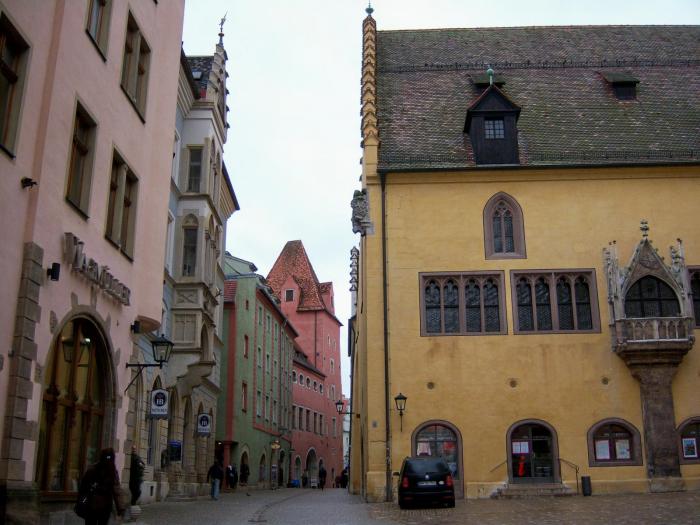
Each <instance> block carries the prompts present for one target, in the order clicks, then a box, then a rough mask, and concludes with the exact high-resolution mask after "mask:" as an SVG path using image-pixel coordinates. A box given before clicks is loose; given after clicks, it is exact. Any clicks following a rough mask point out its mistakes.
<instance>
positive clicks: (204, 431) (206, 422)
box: [197, 414, 211, 436]
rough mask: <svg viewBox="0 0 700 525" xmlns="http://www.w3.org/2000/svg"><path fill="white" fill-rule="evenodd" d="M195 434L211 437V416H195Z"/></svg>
mask: <svg viewBox="0 0 700 525" xmlns="http://www.w3.org/2000/svg"><path fill="white" fill-rule="evenodd" d="M197 434H198V435H200V436H209V435H211V416H210V415H209V414H199V415H198V416H197Z"/></svg>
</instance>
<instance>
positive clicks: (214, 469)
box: [207, 459, 224, 500]
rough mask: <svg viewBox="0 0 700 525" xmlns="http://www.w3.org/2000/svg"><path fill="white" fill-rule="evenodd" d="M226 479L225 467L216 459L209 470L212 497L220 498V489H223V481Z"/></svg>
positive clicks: (208, 476)
mask: <svg viewBox="0 0 700 525" xmlns="http://www.w3.org/2000/svg"><path fill="white" fill-rule="evenodd" d="M223 479H224V469H223V468H222V466H221V463H219V460H218V459H217V460H215V461H214V463H213V464H212V466H211V467H209V472H207V481H209V480H211V499H213V500H218V499H219V490H220V489H221V482H222V481H223Z"/></svg>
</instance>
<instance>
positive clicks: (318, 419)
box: [267, 241, 343, 486]
mask: <svg viewBox="0 0 700 525" xmlns="http://www.w3.org/2000/svg"><path fill="white" fill-rule="evenodd" d="M267 281H268V284H269V285H270V287H271V288H272V290H273V291H274V293H275V294H276V295H277V296H278V297H279V298H280V300H281V302H282V303H281V304H282V311H283V312H284V314H285V315H286V316H287V317H288V318H289V319H290V321H291V322H292V324H293V325H294V327H295V328H296V329H297V331H298V332H299V336H298V337H297V339H296V341H295V342H296V351H295V358H294V366H293V370H292V383H293V387H292V400H293V407H292V430H293V433H292V449H293V451H294V452H293V453H292V479H293V480H295V479H296V480H301V479H302V478H303V475H304V474H306V477H307V479H308V483H309V485H313V484H315V483H316V482H317V479H318V471H319V468H320V466H321V465H323V466H324V467H325V469H326V472H327V474H328V478H327V483H326V486H332V483H333V479H334V478H335V476H336V475H337V474H339V473H340V472H341V471H342V469H343V441H342V435H343V429H342V420H341V416H339V415H338V412H337V410H336V408H335V402H336V401H337V400H338V399H341V397H342V384H341V380H340V327H341V326H342V323H341V322H340V321H339V320H338V319H337V318H336V316H335V308H334V305H333V283H330V282H326V283H321V282H319V280H318V278H317V277H316V272H314V269H313V266H312V265H311V262H310V261H309V258H308V255H307V254H306V250H304V245H303V244H302V243H301V241H289V242H288V243H287V244H286V245H285V247H284V249H283V250H282V253H281V254H280V255H279V257H278V258H277V261H276V262H275V264H274V266H273V267H272V270H270V274H269V275H268V276H267Z"/></svg>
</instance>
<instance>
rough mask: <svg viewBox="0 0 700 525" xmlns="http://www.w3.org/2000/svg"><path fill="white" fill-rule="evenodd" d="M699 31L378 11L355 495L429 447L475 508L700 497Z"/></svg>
mask: <svg viewBox="0 0 700 525" xmlns="http://www.w3.org/2000/svg"><path fill="white" fill-rule="evenodd" d="M698 42H700V27H697V26H694V27H691V26H676V27H669V26H665V27H652V26H646V27H634V26H625V27H613V26H608V27H590V26H589V27H549V28H542V27H540V28H507V29H504V28H492V29H449V30H416V31H377V29H376V22H375V20H374V19H373V18H372V15H371V8H370V9H368V16H367V18H366V19H365V21H364V24H363V70H362V140H363V142H362V145H363V149H364V152H363V168H362V190H361V191H358V192H356V194H355V198H354V199H353V226H354V228H353V229H354V231H355V232H357V233H360V234H361V240H360V247H359V248H360V257H359V263H358V265H357V267H358V270H359V272H358V273H359V282H358V286H357V288H358V289H357V303H356V315H355V317H354V318H353V319H352V322H351V326H350V329H351V337H350V339H351V341H356V343H355V345H354V346H352V347H351V351H352V365H353V386H352V400H353V407H352V410H353V412H354V413H355V414H356V417H353V419H352V421H353V426H352V436H351V468H350V476H351V489H352V490H353V491H354V492H359V493H362V494H363V496H364V497H365V498H366V499H367V500H368V501H381V500H385V499H390V498H391V497H392V490H391V487H394V494H395V487H396V481H397V478H396V477H394V476H393V473H394V472H396V471H398V470H399V468H400V465H401V461H402V459H403V458H404V457H406V456H410V455H420V454H429V455H442V456H444V457H445V458H446V459H447V461H448V463H449V464H450V467H451V469H452V471H453V476H454V478H455V481H456V483H455V486H456V487H457V493H458V495H459V496H461V497H470V498H472V497H474V498H475V497H489V496H501V497H508V496H512V495H522V494H526V495H527V494H558V493H559V494H561V493H572V492H576V491H580V490H581V489H580V488H579V485H580V484H581V478H582V477H584V476H588V477H590V479H591V482H592V491H593V493H597V494H599V493H612V492H648V491H652V492H657V491H670V490H698V489H700V460H699V459H698V456H699V454H698V448H700V397H698V391H699V388H698V387H700V356H698V350H697V349H694V348H693V343H694V340H695V338H694V335H693V329H694V326H695V325H696V324H697V323H696V319H698V320H699V321H700V230H699V229H698V227H697V223H696V222H695V217H696V210H697V201H698V198H699V197H700V181H699V178H700V167H699V164H700V148H699V144H700V140H699V139H700V133H699V132H698V127H697V123H698V121H700V113H699V111H698V107H700V89H699V86H700V67H699V66H700V63H699V62H698V60H697V57H698V56H700V47H699V45H698ZM640 221H642V222H641V232H640V229H639V227H640ZM681 239H682V240H681ZM652 241H653V242H654V244H652ZM655 246H658V250H657V249H656V248H655ZM669 246H672V248H671V249H670V251H669V248H668V247H669ZM695 312H697V315H696V314H695ZM399 393H402V394H403V395H405V396H406V398H407V400H406V406H405V410H403V411H402V412H401V413H400V412H399V411H398V410H397V408H396V406H395V400H394V399H395V397H396V396H397V395H398V394H399Z"/></svg>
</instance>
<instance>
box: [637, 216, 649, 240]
mask: <svg viewBox="0 0 700 525" xmlns="http://www.w3.org/2000/svg"><path fill="white" fill-rule="evenodd" d="M639 229H640V230H641V231H642V237H643V238H644V239H646V238H648V237H649V222H648V221H647V220H646V219H642V220H641V222H640V223H639Z"/></svg>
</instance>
